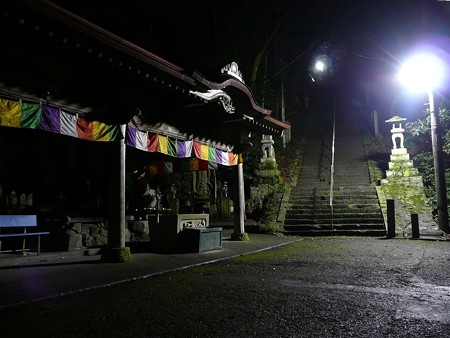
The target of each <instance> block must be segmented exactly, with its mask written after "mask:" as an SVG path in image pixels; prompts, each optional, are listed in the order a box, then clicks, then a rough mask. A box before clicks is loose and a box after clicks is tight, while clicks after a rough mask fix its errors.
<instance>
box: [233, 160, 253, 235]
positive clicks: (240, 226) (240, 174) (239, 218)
mask: <svg viewBox="0 0 450 338" xmlns="http://www.w3.org/2000/svg"><path fill="white" fill-rule="evenodd" d="M243 165H244V164H243V163H242V156H241V155H239V161H238V164H237V165H236V169H235V170H236V172H235V178H236V179H235V180H234V181H235V184H234V186H235V189H234V190H235V193H234V196H235V198H234V200H235V201H236V202H237V203H235V204H234V233H232V234H231V239H232V240H235V241H248V240H249V237H248V234H247V233H246V232H245V227H244V221H245V193H244V167H243Z"/></svg>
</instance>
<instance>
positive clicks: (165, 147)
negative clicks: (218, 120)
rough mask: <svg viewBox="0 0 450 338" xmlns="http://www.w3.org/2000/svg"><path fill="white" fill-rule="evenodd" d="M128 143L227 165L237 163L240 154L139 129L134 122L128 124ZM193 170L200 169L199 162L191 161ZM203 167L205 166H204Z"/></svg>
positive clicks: (178, 155) (179, 156)
mask: <svg viewBox="0 0 450 338" xmlns="http://www.w3.org/2000/svg"><path fill="white" fill-rule="evenodd" d="M125 143H126V145H128V146H130V147H133V148H136V149H140V150H143V151H147V152H152V153H153V152H158V153H161V154H165V155H169V156H172V157H178V158H188V157H195V158H197V159H199V160H203V161H206V162H205V163H208V162H209V163H216V164H221V165H226V166H232V165H236V164H237V163H238V156H237V155H236V154H234V153H233V152H231V151H223V150H220V149H217V148H214V147H211V146H208V145H206V144H203V143H201V142H199V141H194V140H187V141H184V140H178V139H175V138H172V137H168V136H163V135H159V134H153V133H148V132H145V131H140V130H138V129H137V128H136V127H135V126H134V125H133V124H131V123H130V124H128V126H127V132H126V135H125ZM191 166H194V167H195V168H191V170H206V169H199V168H198V167H196V166H198V164H195V163H191ZM202 168H203V167H202Z"/></svg>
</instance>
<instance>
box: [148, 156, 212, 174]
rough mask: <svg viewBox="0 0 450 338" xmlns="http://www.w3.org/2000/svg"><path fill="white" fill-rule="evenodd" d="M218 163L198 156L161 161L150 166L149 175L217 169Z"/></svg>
mask: <svg viewBox="0 0 450 338" xmlns="http://www.w3.org/2000/svg"><path fill="white" fill-rule="evenodd" d="M215 169H218V165H217V163H212V162H209V161H204V160H199V159H198V158H186V159H180V160H178V161H176V162H167V161H164V162H159V163H154V164H150V165H149V166H148V174H149V175H162V174H173V173H179V172H186V171H199V170H215Z"/></svg>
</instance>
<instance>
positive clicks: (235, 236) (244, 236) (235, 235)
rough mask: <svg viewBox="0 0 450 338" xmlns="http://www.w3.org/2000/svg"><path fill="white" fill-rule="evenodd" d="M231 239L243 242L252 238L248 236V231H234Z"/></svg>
mask: <svg viewBox="0 0 450 338" xmlns="http://www.w3.org/2000/svg"><path fill="white" fill-rule="evenodd" d="M231 240H232V241H241V242H246V241H249V240H250V238H249V237H248V233H246V232H241V233H236V232H235V233H232V234H231Z"/></svg>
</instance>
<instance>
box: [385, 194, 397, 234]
mask: <svg viewBox="0 0 450 338" xmlns="http://www.w3.org/2000/svg"><path fill="white" fill-rule="evenodd" d="M386 206H387V228H388V229H387V230H388V233H387V237H388V238H392V237H395V235H396V234H395V204H394V200H386Z"/></svg>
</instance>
